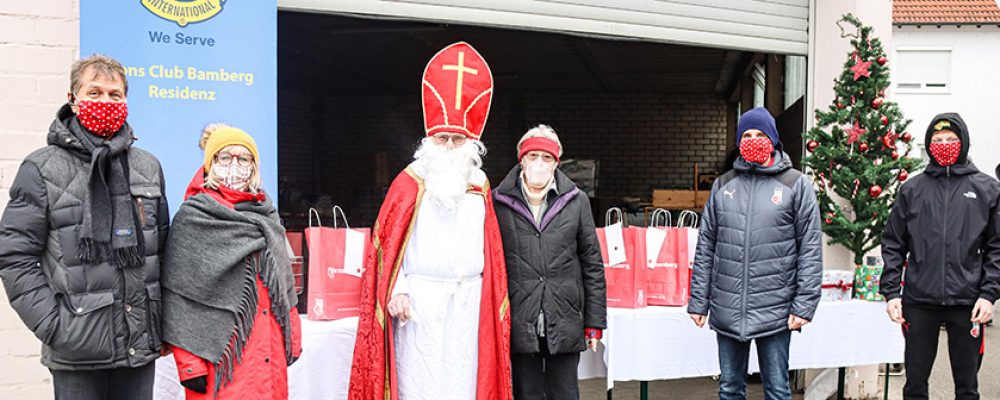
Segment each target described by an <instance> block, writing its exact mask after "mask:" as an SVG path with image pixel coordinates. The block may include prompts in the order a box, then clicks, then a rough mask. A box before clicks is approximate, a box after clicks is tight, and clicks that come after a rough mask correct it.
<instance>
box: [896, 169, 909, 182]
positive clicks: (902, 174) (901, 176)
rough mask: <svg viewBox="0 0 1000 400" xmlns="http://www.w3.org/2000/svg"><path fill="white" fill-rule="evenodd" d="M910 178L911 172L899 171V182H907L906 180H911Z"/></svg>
mask: <svg viewBox="0 0 1000 400" xmlns="http://www.w3.org/2000/svg"><path fill="white" fill-rule="evenodd" d="M909 177H910V173H909V172H906V170H905V169H904V170H902V171H899V176H898V178H899V181H900V182H903V181H905V180H906V178H909Z"/></svg>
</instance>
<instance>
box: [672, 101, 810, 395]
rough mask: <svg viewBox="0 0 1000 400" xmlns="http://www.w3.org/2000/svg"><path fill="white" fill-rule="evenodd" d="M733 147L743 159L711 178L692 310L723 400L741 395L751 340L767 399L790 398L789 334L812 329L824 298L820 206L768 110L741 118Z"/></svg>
mask: <svg viewBox="0 0 1000 400" xmlns="http://www.w3.org/2000/svg"><path fill="white" fill-rule="evenodd" d="M737 144H738V145H739V149H740V157H739V158H737V159H736V162H735V163H734V164H733V167H734V169H733V170H732V171H730V172H727V173H726V174H724V175H722V176H721V177H719V179H717V180H716V181H715V184H714V185H713V186H712V194H711V196H710V198H709V200H708V203H706V204H705V210H704V213H703V214H702V220H701V221H702V222H701V232H700V234H699V237H698V247H697V252H696V253H695V263H694V267H693V271H692V275H691V301H690V303H689V305H688V313H690V314H691V318H692V319H693V320H694V322H695V324H697V325H698V326H699V327H701V326H704V324H705V322H706V320H707V321H708V323H709V326H711V328H712V329H713V330H715V331H716V333H717V335H718V343H719V366H720V368H721V370H722V375H721V378H720V380H719V398H720V399H723V400H729V399H745V398H746V375H747V366H748V365H747V364H748V360H749V355H750V341H751V340H754V341H756V342H757V356H758V358H759V361H760V368H761V374H762V376H763V381H764V397H765V398H767V399H791V396H792V394H791V389H790V387H789V383H788V348H789V343H790V339H791V331H793V330H798V329H800V328H802V326H803V325H805V324H807V323H809V321H810V320H811V319H812V318H813V314H814V313H815V311H816V307H817V305H818V304H819V299H820V282H821V280H822V273H823V252H822V242H821V232H820V226H819V219H820V216H819V207H818V206H817V202H816V193H815V192H814V191H813V185H812V182H810V180H809V178H808V177H806V176H804V175H802V173H800V172H798V171H796V170H795V169H793V168H792V163H791V161H790V160H789V158H788V155H787V154H785V153H784V152H783V151H781V142H780V141H779V139H778V130H777V128H776V127H775V123H774V118H772V117H771V114H770V113H769V112H768V111H767V110H766V109H764V108H762V107H758V108H755V109H752V110H750V111H747V112H746V113H745V114H743V115H742V116H741V117H740V121H739V124H738V131H737Z"/></svg>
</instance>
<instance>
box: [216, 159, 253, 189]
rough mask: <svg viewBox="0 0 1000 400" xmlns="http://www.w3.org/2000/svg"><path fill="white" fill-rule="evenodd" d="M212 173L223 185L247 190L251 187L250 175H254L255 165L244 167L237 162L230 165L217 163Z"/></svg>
mask: <svg viewBox="0 0 1000 400" xmlns="http://www.w3.org/2000/svg"><path fill="white" fill-rule="evenodd" d="M212 173H213V174H215V176H216V177H217V178H218V179H219V183H220V184H222V185H223V186H225V187H227V188H230V189H233V190H236V191H240V192H242V191H246V190H247V188H248V187H250V176H251V175H253V167H244V166H241V165H239V164H237V163H235V162H234V163H232V164H230V165H221V164H216V165H214V166H212Z"/></svg>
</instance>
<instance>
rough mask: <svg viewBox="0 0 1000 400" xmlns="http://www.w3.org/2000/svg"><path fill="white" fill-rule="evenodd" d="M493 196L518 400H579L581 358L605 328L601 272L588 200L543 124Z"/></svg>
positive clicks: (521, 147)
mask: <svg viewBox="0 0 1000 400" xmlns="http://www.w3.org/2000/svg"><path fill="white" fill-rule="evenodd" d="M517 153H518V160H519V163H518V165H516V166H515V167H514V168H513V169H512V170H511V171H510V173H509V174H507V177H506V178H505V179H504V180H503V182H502V183H500V186H498V187H497V188H496V190H494V191H493V198H494V200H495V203H496V210H497V221H498V222H499V224H500V233H501V235H502V237H503V249H504V255H505V258H506V261H507V276H508V279H507V282H508V284H507V288H508V291H509V295H510V310H511V333H510V341H511V346H510V352H511V373H512V376H513V381H514V398H515V399H517V400H534V399H539V400H544V399H559V400H562V399H578V398H579V397H580V395H579V389H578V386H577V375H576V371H577V364H578V363H579V361H580V352H581V351H583V350H585V349H586V348H588V347H589V348H590V349H592V350H596V349H597V341H598V340H599V339H600V338H601V332H602V330H603V329H604V328H605V327H606V326H607V322H606V312H607V310H606V307H607V296H606V294H605V282H604V266H603V264H602V262H601V249H600V245H599V244H598V241H597V234H596V231H595V229H594V219H593V216H592V215H591V210H590V200H589V199H587V195H586V194H585V193H584V192H583V191H581V190H580V189H578V188H577V187H576V185H574V184H573V182H572V181H571V180H570V179H569V178H568V177H566V175H565V174H563V173H562V172H561V171H559V170H558V169H557V168H556V167H557V166H558V164H559V157H560V156H562V145H561V144H560V142H559V137H558V136H556V133H555V131H553V130H552V128H550V127H548V126H545V125H539V126H538V127H536V128H533V129H531V130H529V131H528V133H526V134H525V135H524V136H523V137H522V138H521V140H520V141H519V142H518V144H517Z"/></svg>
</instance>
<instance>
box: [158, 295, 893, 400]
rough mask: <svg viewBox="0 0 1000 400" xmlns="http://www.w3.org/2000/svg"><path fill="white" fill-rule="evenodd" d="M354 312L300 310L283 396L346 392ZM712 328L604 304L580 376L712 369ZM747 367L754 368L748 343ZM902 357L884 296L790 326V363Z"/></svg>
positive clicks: (654, 310) (162, 389) (163, 375)
mask: <svg viewBox="0 0 1000 400" xmlns="http://www.w3.org/2000/svg"><path fill="white" fill-rule="evenodd" d="M357 324H358V319H357V318H347V319H342V320H338V321H309V320H307V319H305V316H303V317H302V348H303V352H302V358H300V359H299V360H298V361H297V362H296V363H295V364H294V365H292V367H291V368H290V369H289V371H288V375H289V376H288V380H289V392H290V393H289V398H290V399H346V398H347V382H348V378H349V376H350V369H351V357H352V355H353V354H354V334H355V329H357ZM715 340H716V339H715V332H713V331H711V330H709V329H708V328H707V327H706V328H703V329H698V328H697V327H695V325H694V323H692V322H691V319H690V318H689V317H688V314H687V311H686V309H685V308H684V307H647V308H644V309H638V310H629V309H620V308H609V309H608V330H607V331H605V332H604V339H602V344H601V346H599V350H598V352H596V353H595V352H591V351H586V352H584V354H583V356H582V358H581V361H580V367H579V375H580V379H589V378H595V377H607V380H608V387H609V388H611V387H613V386H614V381H629V380H644V381H652V380H665V379H680V378H690V377H701V376H712V375H718V374H719V359H718V347H717V346H716V342H715ZM751 351H752V352H753V353H752V354H751V357H750V368H751V370H752V371H753V372H756V371H758V367H757V356H756V350H755V349H753V348H752V349H751ZM902 361H903V336H902V332H901V331H900V328H899V325H896V324H894V323H892V322H891V321H889V318H888V317H887V316H886V314H885V303H881V302H868V301H861V300H855V301H850V302H830V303H827V302H823V303H820V306H819V309H818V310H817V312H816V316H815V318H814V319H813V322H812V323H811V324H809V325H806V326H805V327H804V328H803V330H802V333H793V334H792V344H791V356H790V359H789V366H790V367H791V369H804V368H836V367H845V366H854V365H872V364H884V363H898V362H902ZM154 398H155V399H157V400H182V399H183V398H184V393H183V391H182V390H181V386H180V383H178V382H177V367H176V365H175V364H174V359H173V357H172V356H171V357H165V358H162V359H160V360H158V361H157V364H156V386H155V396H154Z"/></svg>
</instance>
